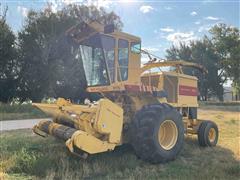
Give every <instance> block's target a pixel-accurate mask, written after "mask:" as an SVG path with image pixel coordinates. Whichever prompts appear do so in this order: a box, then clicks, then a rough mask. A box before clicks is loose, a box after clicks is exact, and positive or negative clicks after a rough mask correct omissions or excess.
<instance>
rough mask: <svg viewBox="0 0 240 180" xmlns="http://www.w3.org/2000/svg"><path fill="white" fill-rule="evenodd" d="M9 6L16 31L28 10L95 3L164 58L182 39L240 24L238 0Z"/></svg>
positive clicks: (35, 0) (13, 1)
mask: <svg viewBox="0 0 240 180" xmlns="http://www.w3.org/2000/svg"><path fill="white" fill-rule="evenodd" d="M0 3H1V4H2V6H1V9H3V7H4V6H6V5H7V6H8V8H9V10H8V14H7V22H8V23H9V24H10V26H11V27H12V29H13V30H14V32H17V31H19V30H20V29H21V28H22V26H23V25H24V18H25V17H26V15H27V12H28V11H29V9H35V10H41V9H43V8H44V7H46V5H47V3H50V4H51V6H52V9H53V10H55V11H56V10H57V9H60V8H61V7H62V6H64V5H67V4H70V3H79V4H81V3H84V4H87V5H90V4H95V5H97V6H98V7H104V8H105V9H106V10H107V11H111V10H113V11H115V13H116V14H118V15H119V16H120V17H121V19H122V21H123V23H124V28H123V30H124V31H125V32H128V33H131V34H134V35H137V36H140V37H141V38H142V47H143V48H145V49H147V50H149V51H150V52H152V53H153V54H156V55H158V56H160V57H164V55H165V50H166V49H167V48H169V47H170V46H171V45H172V44H176V45H177V44H178V43H179V41H184V42H186V43H188V42H189V41H190V40H195V39H199V38H201V37H202V36H203V35H204V34H207V31H208V29H209V28H210V27H212V26H213V25H214V24H216V23H220V22H223V23H226V24H228V25H233V26H235V27H238V28H239V27H240V25H239V4H240V3H239V1H236V0H229V1H226V0H225V1H211V0H203V1H197V0H196V1H193V0H184V1H181V0H180V1H176V0H175V1H171V0H169V1H156V0H149V1H147V0H132V1H131V0H128V1H127V0H117V1H107V0H98V1H94V0H90V1H88V2H86V1H84V2H82V0H72V1H71V0H60V1H56V0H32V1H29V0H22V1H20V0H19V1H17V0H0Z"/></svg>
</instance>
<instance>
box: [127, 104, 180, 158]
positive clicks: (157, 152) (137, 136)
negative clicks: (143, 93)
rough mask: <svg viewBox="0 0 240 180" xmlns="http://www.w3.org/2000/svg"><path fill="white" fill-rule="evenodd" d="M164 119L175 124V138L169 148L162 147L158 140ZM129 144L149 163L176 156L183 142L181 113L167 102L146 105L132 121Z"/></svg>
mask: <svg viewBox="0 0 240 180" xmlns="http://www.w3.org/2000/svg"><path fill="white" fill-rule="evenodd" d="M165 120H172V122H174V124H175V125H176V126H175V127H176V129H177V135H176V136H177V139H176V142H175V144H174V146H173V147H172V148H171V149H168V150H166V149H164V148H163V147H162V146H161V144H160V142H159V140H158V138H159V137H158V136H159V135H158V131H159V128H160V126H161V124H162V123H163V122H165ZM131 128H132V131H131V132H132V140H131V144H132V146H133V148H134V150H135V152H136V155H137V156H138V157H139V158H141V159H143V160H145V161H148V162H151V163H164V162H168V161H171V160H173V159H175V158H176V156H177V155H178V153H179V152H180V150H181V149H182V146H183V143H184V126H183V121H182V116H181V114H180V113H179V112H178V111H177V110H176V109H175V108H173V107H172V106H170V105H168V104H156V105H146V106H144V107H143V108H142V109H141V110H139V111H138V112H137V113H136V114H135V117H134V120H133V122H132V126H131Z"/></svg>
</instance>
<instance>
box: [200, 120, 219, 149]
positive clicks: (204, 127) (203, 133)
mask: <svg viewBox="0 0 240 180" xmlns="http://www.w3.org/2000/svg"><path fill="white" fill-rule="evenodd" d="M210 129H212V130H214V131H215V136H214V138H213V140H210V138H209V133H210ZM198 142H199V145H200V146H202V147H213V146H216V144H217V142H218V127H217V125H216V124H215V123H214V122H212V121H203V122H202V123H201V124H200V126H199V129H198Z"/></svg>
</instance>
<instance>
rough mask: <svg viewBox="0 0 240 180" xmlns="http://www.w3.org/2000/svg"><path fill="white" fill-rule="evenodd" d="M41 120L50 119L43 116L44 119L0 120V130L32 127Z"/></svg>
mask: <svg viewBox="0 0 240 180" xmlns="http://www.w3.org/2000/svg"><path fill="white" fill-rule="evenodd" d="M41 120H51V119H50V118H44V119H23V120H9V121H0V131H9V130H16V129H28V128H32V127H33V126H34V125H35V124H37V123H38V122H40V121H41Z"/></svg>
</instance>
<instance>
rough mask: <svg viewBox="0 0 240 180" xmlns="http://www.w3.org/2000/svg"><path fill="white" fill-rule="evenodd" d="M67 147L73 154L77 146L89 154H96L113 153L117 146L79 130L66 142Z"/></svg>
mask: <svg viewBox="0 0 240 180" xmlns="http://www.w3.org/2000/svg"><path fill="white" fill-rule="evenodd" d="M66 146H67V147H68V149H69V150H70V151H71V152H74V149H73V146H76V147H78V148H79V149H81V150H83V151H85V152H87V153H89V154H96V153H100V152H105V151H111V150H113V149H114V148H115V146H116V144H112V143H109V142H107V141H102V140H100V139H98V138H96V137H94V136H92V135H91V134H88V133H86V132H84V131H80V130H79V131H76V132H75V133H74V134H73V135H72V137H71V139H69V140H67V141H66Z"/></svg>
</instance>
